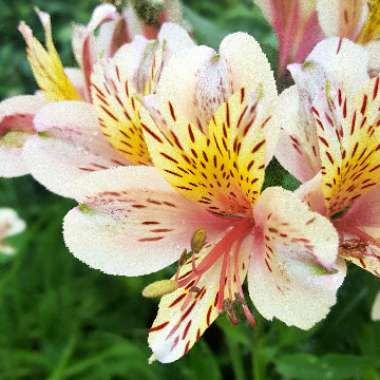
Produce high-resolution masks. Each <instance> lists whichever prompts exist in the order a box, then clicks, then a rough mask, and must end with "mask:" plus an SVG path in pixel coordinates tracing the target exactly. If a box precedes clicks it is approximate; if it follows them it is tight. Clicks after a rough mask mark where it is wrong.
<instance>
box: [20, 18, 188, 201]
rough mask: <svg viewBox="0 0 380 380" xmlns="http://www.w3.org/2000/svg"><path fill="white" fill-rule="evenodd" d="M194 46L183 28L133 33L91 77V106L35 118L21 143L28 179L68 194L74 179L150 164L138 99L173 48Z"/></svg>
mask: <svg viewBox="0 0 380 380" xmlns="http://www.w3.org/2000/svg"><path fill="white" fill-rule="evenodd" d="M192 46H194V43H193V41H192V40H191V38H190V36H189V34H188V33H187V31H186V30H184V29H183V28H181V27H180V26H179V25H177V24H174V23H166V24H164V25H163V26H162V28H161V31H160V34H159V36H158V39H157V40H148V39H146V38H145V37H143V36H136V37H135V39H134V40H133V42H131V43H129V44H125V45H123V46H122V47H121V48H120V49H119V50H118V51H117V53H116V54H115V55H114V56H113V57H112V58H108V59H103V60H101V61H99V62H98V63H97V64H96V65H95V67H94V70H93V75H92V78H91V93H92V104H89V103H86V102H83V101H61V102H56V103H51V104H49V105H47V106H45V107H44V108H43V109H42V110H40V112H38V114H37V115H36V117H35V120H34V126H35V128H36V130H37V131H38V135H35V136H33V137H32V138H30V139H29V140H28V142H27V143H26V144H25V147H24V156H25V157H26V158H27V160H28V163H29V167H30V170H31V174H32V175H33V177H34V178H35V179H36V180H38V181H39V182H41V183H42V184H43V185H44V186H46V187H47V188H48V189H49V190H50V191H53V192H55V193H57V194H59V195H63V196H67V197H71V196H72V192H73V190H74V189H75V181H76V179H77V178H78V177H80V176H82V175H86V174H88V173H89V172H92V171H97V170H104V169H107V168H112V167H116V166H126V165H136V164H137V165H149V164H150V157H149V153H148V150H147V147H146V144H145V141H144V137H143V132H142V128H141V122H140V109H141V104H140V102H139V101H138V98H140V97H142V96H143V95H148V94H152V93H153V92H154V91H155V88H156V86H157V84H158V82H159V79H160V75H161V74H160V73H161V71H162V68H163V67H164V66H165V65H166V63H167V62H168V60H169V59H170V57H171V56H172V55H173V53H174V52H176V51H178V50H180V49H185V48H188V47H192Z"/></svg>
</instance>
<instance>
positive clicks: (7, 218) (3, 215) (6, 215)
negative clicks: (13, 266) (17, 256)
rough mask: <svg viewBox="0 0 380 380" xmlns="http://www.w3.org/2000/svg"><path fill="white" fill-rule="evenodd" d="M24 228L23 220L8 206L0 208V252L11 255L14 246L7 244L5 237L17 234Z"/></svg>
mask: <svg viewBox="0 0 380 380" xmlns="http://www.w3.org/2000/svg"><path fill="white" fill-rule="evenodd" d="M24 230H25V222H24V221H23V220H22V219H20V217H19V216H18V215H17V213H16V212H15V211H14V210H13V209H10V208H0V253H2V254H4V255H12V254H13V253H14V247H12V246H11V245H9V244H7V243H6V241H5V239H6V238H8V237H10V236H14V235H18V234H20V233H21V232H23V231H24Z"/></svg>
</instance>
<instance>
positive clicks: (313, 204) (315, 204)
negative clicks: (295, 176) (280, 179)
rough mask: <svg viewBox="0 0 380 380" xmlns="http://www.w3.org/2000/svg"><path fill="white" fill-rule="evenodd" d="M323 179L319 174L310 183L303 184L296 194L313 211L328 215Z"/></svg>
mask: <svg viewBox="0 0 380 380" xmlns="http://www.w3.org/2000/svg"><path fill="white" fill-rule="evenodd" d="M321 181H322V177H321V173H318V174H317V175H316V176H315V177H314V178H312V179H311V180H310V181H307V182H305V183H304V184H302V185H301V186H300V187H299V188H298V189H297V190H296V191H295V192H294V194H295V195H296V196H297V198H298V199H300V200H301V201H302V202H304V203H305V204H307V206H308V207H309V208H310V209H311V210H312V211H315V212H317V213H318V214H321V215H324V216H325V215H327V209H326V205H325V197H324V196H323V192H322V182H321Z"/></svg>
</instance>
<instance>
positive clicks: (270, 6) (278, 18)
mask: <svg viewBox="0 0 380 380" xmlns="http://www.w3.org/2000/svg"><path fill="white" fill-rule="evenodd" d="M255 2H256V4H257V5H258V6H259V7H260V8H261V10H262V12H263V14H264V16H265V17H266V19H267V20H268V21H269V23H270V24H272V26H273V28H274V30H275V32H276V34H277V38H278V45H279V61H278V73H279V75H280V76H282V75H284V74H285V70H286V65H287V64H288V63H293V62H303V61H304V59H305V57H306V56H307V55H308V54H309V52H310V50H311V49H312V48H313V47H314V45H315V44H316V43H317V42H318V41H320V40H321V39H322V38H323V33H322V31H321V28H320V26H319V22H318V17H317V11H316V1H315V0H309V1H302V0H292V1H289V0H255Z"/></svg>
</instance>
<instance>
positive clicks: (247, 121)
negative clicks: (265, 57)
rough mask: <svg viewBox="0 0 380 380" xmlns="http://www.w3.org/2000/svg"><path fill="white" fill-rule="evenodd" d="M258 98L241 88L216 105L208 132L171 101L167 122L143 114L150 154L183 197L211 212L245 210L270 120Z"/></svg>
mask: <svg viewBox="0 0 380 380" xmlns="http://www.w3.org/2000/svg"><path fill="white" fill-rule="evenodd" d="M260 101H261V98H259V97H255V96H251V95H250V94H248V93H247V92H246V90H245V89H244V88H242V89H241V91H238V92H237V93H236V94H234V95H233V96H232V97H231V98H230V99H229V100H228V102H226V103H224V104H222V106H220V107H219V109H218V110H217V112H216V113H215V115H214V116H213V118H212V119H211V122H210V125H209V128H208V132H202V131H201V130H200V129H198V128H196V127H194V126H193V125H192V124H190V123H188V122H186V121H185V120H183V119H182V115H180V114H178V113H177V110H176V109H175V108H174V106H173V104H172V103H171V102H169V103H167V104H165V105H164V106H163V107H161V110H163V109H167V110H169V111H167V112H169V113H170V114H171V119H170V120H169V121H168V122H169V123H170V127H169V125H168V124H166V125H163V124H160V122H159V121H157V120H156V121H153V119H152V118H151V117H150V116H149V115H147V114H146V113H144V114H143V128H144V130H145V137H146V141H147V144H148V147H149V150H150V153H151V156H152V160H153V162H154V164H155V166H156V167H157V168H159V169H160V170H161V171H162V173H163V175H164V176H165V178H166V179H167V180H168V181H169V182H170V184H172V185H173V187H174V188H175V189H177V190H178V191H179V192H181V193H182V194H183V195H184V196H185V197H187V198H189V199H191V200H193V201H196V202H198V203H199V204H201V205H202V206H203V207H205V208H207V209H209V210H210V211H212V212H216V213H223V214H241V213H243V214H245V213H248V212H250V208H251V207H250V204H251V202H254V200H255V199H257V197H258V196H259V194H260V190H261V186H262V183H263V180H264V167H265V163H264V154H265V149H264V148H265V142H266V141H265V136H264V134H263V127H264V126H265V124H266V123H268V122H269V121H270V117H268V116H267V114H266V112H265V110H263V109H262V106H261V103H260Z"/></svg>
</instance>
